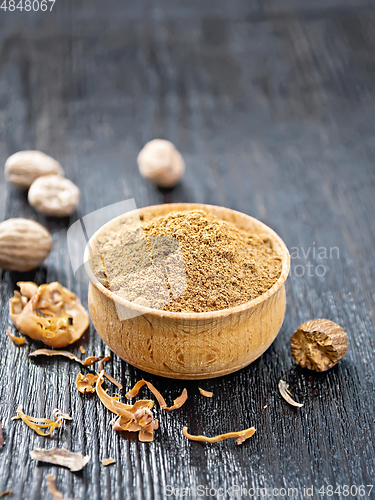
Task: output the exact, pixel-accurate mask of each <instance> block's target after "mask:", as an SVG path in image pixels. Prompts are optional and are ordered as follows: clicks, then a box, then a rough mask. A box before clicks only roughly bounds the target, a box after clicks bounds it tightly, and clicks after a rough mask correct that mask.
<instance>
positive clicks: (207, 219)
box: [92, 210, 282, 312]
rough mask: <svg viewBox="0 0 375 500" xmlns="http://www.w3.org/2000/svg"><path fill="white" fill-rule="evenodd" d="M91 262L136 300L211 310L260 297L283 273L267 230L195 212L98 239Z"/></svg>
mask: <svg viewBox="0 0 375 500" xmlns="http://www.w3.org/2000/svg"><path fill="white" fill-rule="evenodd" d="M171 255H173V258H172V259H171V258H170V257H171ZM92 267H93V269H94V273H95V274H96V275H97V277H98V279H99V280H100V281H101V282H102V283H103V284H104V285H105V286H106V287H107V288H110V289H111V291H112V292H114V293H118V294H119V295H120V296H123V297H125V298H127V299H128V300H130V301H132V302H136V303H138V304H142V305H146V306H150V307H154V308H157V309H162V310H165V311H174V312H207V311H218V310H221V309H227V308H229V307H234V306H237V305H240V304H243V303H245V302H247V301H249V300H251V299H255V298H256V297H259V296H260V295H262V294H263V293H265V292H266V291H267V290H269V289H270V288H271V287H272V285H274V284H275V282H276V281H277V279H278V278H279V276H280V274H281V268H282V262H281V258H280V257H279V256H278V255H277V254H276V253H275V252H274V250H273V248H272V244H271V242H270V241H269V239H268V237H267V235H264V237H263V236H262V235H253V234H249V233H248V232H247V231H244V230H242V229H238V228H237V227H236V226H235V225H234V224H232V223H231V222H227V221H224V220H222V219H220V218H218V217H216V216H214V215H211V214H208V213H206V212H204V211H202V210H192V211H181V212H171V213H169V214H167V215H163V216H157V217H152V218H145V217H142V216H141V225H139V224H138V225H137V224H135V225H134V224H133V225H132V224H124V225H123V226H121V227H119V228H118V229H117V230H116V231H115V232H112V234H109V235H108V236H107V237H106V238H104V239H102V240H101V241H99V248H98V249H97V250H96V252H95V257H94V260H93V264H92ZM179 284H181V285H182V284H183V286H180V288H179ZM166 285H167V286H166ZM175 290H180V292H182V293H178V294H176V293H172V292H173V291H175Z"/></svg>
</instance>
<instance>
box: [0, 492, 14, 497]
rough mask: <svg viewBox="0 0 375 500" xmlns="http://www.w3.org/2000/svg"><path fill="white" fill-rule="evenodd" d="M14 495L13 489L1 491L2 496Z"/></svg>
mask: <svg viewBox="0 0 375 500" xmlns="http://www.w3.org/2000/svg"><path fill="white" fill-rule="evenodd" d="M12 495H13V490H6V491H3V492H2V493H0V498H3V497H6V496H8V497H11V496H12Z"/></svg>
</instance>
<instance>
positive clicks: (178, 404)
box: [125, 380, 188, 411]
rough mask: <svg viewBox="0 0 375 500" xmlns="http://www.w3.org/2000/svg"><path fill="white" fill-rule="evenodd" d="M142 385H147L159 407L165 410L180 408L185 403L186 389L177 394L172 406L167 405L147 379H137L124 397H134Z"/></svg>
mask: <svg viewBox="0 0 375 500" xmlns="http://www.w3.org/2000/svg"><path fill="white" fill-rule="evenodd" d="M144 385H147V387H148V389H149V390H150V391H151V392H152V394H153V395H154V396H155V397H156V399H157V400H158V403H159V404H160V406H161V408H162V409H163V410H165V411H171V410H177V408H181V406H182V405H183V404H184V403H185V401H186V400H187V397H188V394H187V390H186V389H184V390H183V391H182V393H181V395H180V396H178V398H176V399H175V400H174V401H173V405H172V406H169V407H168V406H167V403H166V402H165V399H164V398H163V396H162V395H161V394H160V392H159V391H158V390H157V389H156V387H155V386H153V385H152V384H151V382H147V380H139V381H138V382H137V383H136V384H135V386H134V387H133V389H131V390H130V391H129V392H127V393H126V394H125V397H127V398H128V399H131V398H134V396H136V395H137V394H138V392H139V390H140V389H141V388H142V387H143V386H144Z"/></svg>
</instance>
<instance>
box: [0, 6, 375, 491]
mask: <svg viewBox="0 0 375 500" xmlns="http://www.w3.org/2000/svg"><path fill="white" fill-rule="evenodd" d="M374 25H375V6H372V5H371V4H370V3H369V2H365V1H361V0H358V1H356V0H332V1H327V0H324V1H323V0H317V1H314V2H309V1H307V0H289V1H288V2H287V1H276V0H274V1H269V0H259V1H258V2H247V1H245V0H230V1H223V0H215V1H213V0H212V1H211V0H209V1H205V2H201V1H199V0H190V1H189V2H183V1H182V0H181V1H178V2H173V1H171V0H159V1H158V2H157V1H152V0H137V1H136V2H133V1H130V0H122V1H121V2H120V1H114V0H106V1H97V0H57V1H56V3H55V5H54V8H53V11H52V12H20V11H17V12H9V11H6V12H4V10H0V33H1V39H0V162H1V163H2V164H3V163H4V162H5V160H6V158H7V157H8V156H9V155H10V154H12V153H14V152H16V151H18V150H22V149H40V150H42V151H45V152H46V153H48V154H51V155H52V156H54V157H55V158H57V159H58V160H59V161H60V162H61V163H62V165H63V167H64V169H65V171H66V175H67V177H68V178H70V179H71V180H73V181H74V182H75V183H76V184H77V185H78V186H79V187H80V189H81V190H82V200H81V203H80V205H79V211H78V213H77V214H75V216H74V217H72V218H71V219H70V220H67V219H66V220H53V219H48V218H45V217H43V216H42V215H40V214H37V213H36V212H35V211H34V210H33V209H32V208H31V207H30V206H29V205H28V203H27V198H26V195H25V194H24V193H23V192H21V191H19V190H18V189H16V188H14V187H12V186H10V185H7V184H6V182H5V180H4V178H3V176H2V175H1V176H0V218H1V219H2V220H3V219H7V218H9V217H18V216H21V217H27V218H31V219H35V220H38V221H39V222H41V223H42V224H44V225H45V226H46V227H47V228H48V229H49V230H50V231H51V232H52V234H53V240H54V246H53V250H52V252H51V254H50V256H49V258H48V259H47V260H46V261H45V265H43V266H42V267H41V268H39V269H38V270H36V271H35V272H32V273H28V274H27V275H23V276H17V275H16V274H15V273H12V274H11V273H9V272H2V274H1V288H0V293H1V316H0V333H1V337H0V349H1V351H0V352H1V354H0V356H1V357H0V420H1V423H2V426H3V428H4V439H5V445H4V446H3V447H2V448H1V449H0V492H1V491H3V490H6V489H9V488H10V489H12V490H13V498H15V499H30V500H31V499H32V500H38V499H48V498H50V497H49V495H48V493H47V488H46V482H45V478H46V475H47V474H48V473H51V472H52V473H53V474H55V476H56V478H57V485H58V488H59V489H60V490H61V491H62V492H63V494H64V496H65V498H68V497H69V498H70V497H74V498H76V499H77V500H81V499H90V500H99V499H116V500H120V499H127V500H128V499H130V500H131V499H139V500H153V499H159V498H167V495H168V493H169V492H170V491H171V489H170V488H169V489H168V488H167V486H168V485H169V486H170V487H173V488H186V487H194V486H195V487H197V486H199V485H201V486H202V487H209V488H212V489H211V490H205V491H204V492H203V494H200V495H199V494H194V492H193V491H192V492H191V495H190V496H188V498H198V497H199V498H230V496H229V494H230V493H233V496H234V497H235V498H241V492H233V490H232V491H231V490H229V491H228V492H227V494H226V496H220V493H222V491H219V490H218V488H219V487H223V488H227V489H229V488H230V487H232V488H233V487H234V490H236V489H237V487H239V488H241V487H242V488H246V489H249V488H257V487H258V488H268V492H267V494H268V498H282V497H283V495H284V490H281V494H280V493H278V492H277V491H275V492H273V493H272V488H278V489H280V488H286V490H288V488H297V490H298V493H295V494H294V496H293V494H292V492H289V495H288V491H286V495H284V497H287V498H298V499H303V498H311V497H308V495H307V493H311V490H309V491H308V492H306V494H305V493H304V489H303V488H304V487H306V488H311V487H313V488H314V494H313V498H316V499H318V498H328V496H327V495H320V494H319V493H318V489H319V488H321V487H322V486H324V487H325V488H327V486H328V485H332V486H333V489H334V490H335V489H336V487H337V486H338V485H341V489H342V487H343V485H348V486H349V487H350V486H352V485H355V486H357V487H359V486H360V485H371V484H374V482H375V470H374V466H375V464H374V456H375V450H374V441H373V434H374V365H375V359H374V320H375V316H374V296H375V287H374V282H375V267H374V249H375V222H374V208H375V196H374V187H375V176H374V173H375V168H374V158H375V129H374V127H375V125H374V122H375V118H374V116H375V100H374V95H375V29H374ZM155 137H161V138H167V139H169V140H171V141H172V142H174V143H175V144H176V145H177V147H178V148H179V149H180V151H181V152H182V154H183V156H184V158H185V161H186V165H187V169H186V174H185V176H184V178H183V180H182V182H181V183H180V184H179V185H178V186H177V187H176V188H175V189H173V190H170V191H166V192H161V191H159V190H157V189H156V188H155V187H154V186H153V185H151V184H150V183H148V182H146V181H145V180H144V179H142V178H141V176H140V175H139V173H138V170H137V165H136V156H137V154H138V152H139V150H140V148H141V147H142V146H143V144H144V143H145V142H146V141H148V140H150V139H152V138H155ZM129 198H134V199H135V201H136V204H137V206H139V207H141V206H147V205H153V204H158V203H164V202H203V203H211V204H216V205H223V206H226V207H230V208H233V209H236V210H239V211H242V212H245V213H247V214H250V215H252V216H255V217H257V218H259V219H260V220H262V221H263V222H265V223H266V224H268V225H269V226H271V227H272V228H273V229H275V230H276V231H277V232H278V233H279V234H280V235H281V237H282V238H283V239H284V240H285V242H286V244H287V245H288V247H289V249H290V250H291V252H292V256H293V259H292V268H291V274H290V277H289V278H288V281H287V301H288V303H287V312H286V317H285V322H284V325H283V327H282V329H281V331H280V334H279V336H278V337H277V339H276V341H275V342H274V344H273V345H272V346H271V347H270V348H269V350H268V351H267V352H266V353H265V354H264V355H263V356H261V358H260V359H258V360H257V361H256V362H254V363H253V364H252V365H250V366H249V367H247V368H245V369H243V370H241V371H240V372H238V373H235V374H233V375H231V376H227V377H223V378H220V379H216V380H210V381H205V382H179V381H172V380H168V379H162V378H158V377H155V376H151V375H147V374H144V373H142V372H139V371H138V370H136V369H134V368H133V367H131V366H129V365H127V364H126V363H122V362H121V361H120V360H119V359H118V358H117V357H116V356H114V358H113V361H112V362H110V363H109V364H108V365H107V366H108V370H109V371H110V373H112V374H113V375H114V376H115V377H117V378H118V379H119V380H121V381H122V383H123V384H124V391H123V393H125V392H126V390H128V389H129V388H130V387H131V386H132V385H133V383H134V382H135V381H136V380H138V379H140V378H142V377H145V378H146V379H147V380H150V381H152V382H153V383H154V384H155V385H156V386H157V387H158V388H159V389H160V390H161V391H162V393H163V394H164V395H165V397H166V399H167V401H168V403H169V404H170V403H171V402H172V400H173V399H174V398H175V397H176V396H177V395H179V393H180V391H181V389H182V388H183V387H185V386H186V387H187V389H188V393H189V399H188V401H187V403H186V404H185V405H184V406H183V407H182V408H181V409H180V410H177V411H175V412H171V413H166V412H162V411H160V410H159V408H158V407H157V406H156V414H157V417H158V418H159V420H160V429H159V430H158V431H157V432H156V435H155V441H154V442H153V443H151V444H143V443H139V442H138V441H137V439H136V438H135V436H133V435H130V436H125V435H120V434H118V433H114V432H113V431H112V428H111V427H110V424H109V422H110V420H111V418H112V415H111V414H110V413H109V412H108V411H106V410H105V409H104V408H103V406H102V405H101V404H100V403H99V402H98V400H97V398H96V397H95V395H93V396H89V395H87V396H83V395H79V394H78V393H77V392H76V389H75V378H76V374H77V372H78V370H79V366H78V365H76V364H74V363H73V362H68V361H66V360H63V359H58V360H57V359H48V360H46V359H44V360H39V361H31V360H30V359H29V358H27V353H28V352H29V351H30V350H32V349H34V348H35V347H37V345H36V344H35V343H34V344H33V343H31V342H30V343H27V345H26V346H24V347H21V348H18V347H16V346H14V345H13V344H12V342H11V341H10V340H9V339H8V337H7V335H6V333H5V332H6V329H7V327H8V326H9V325H10V324H11V322H10V319H9V317H8V299H9V297H10V296H11V295H12V292H13V290H14V288H15V283H16V281H18V280H19V279H32V280H36V281H37V282H38V283H43V282H50V281H53V280H58V281H60V282H61V283H62V284H63V285H65V286H67V287H68V288H71V289H72V290H73V291H74V292H75V293H77V294H78V295H79V297H80V298H81V299H82V301H83V303H84V304H85V305H86V306H87V284H85V283H80V282H78V281H77V280H76V279H75V278H74V276H73V273H72V270H71V267H70V261H69V255H68V248H67V238H66V231H67V228H68V227H69V225H70V224H71V223H72V222H73V221H74V220H76V219H77V218H78V217H80V216H82V215H85V214H87V213H90V212H92V211H93V210H96V209H98V208H101V207H104V206H106V205H109V204H111V203H114V202H116V201H121V200H124V199H129ZM319 247H324V248H326V249H327V254H328V255H327V257H325V256H324V255H323V254H322V252H323V251H322V250H321V249H320V253H319V256H318V248H319ZM334 247H335V248H336V250H333V251H332V252H331V253H332V255H331V256H330V255H329V252H330V249H331V248H334ZM309 249H310V250H309ZM323 274H324V276H323ZM317 317H327V318H330V319H332V320H334V321H337V322H338V323H340V324H341V325H342V326H343V327H344V328H345V329H346V331H347V333H348V336H349V349H348V352H347V355H346V358H345V359H344V360H343V361H342V362H340V363H339V365H338V366H336V367H335V368H333V369H332V370H330V371H329V372H328V373H324V374H316V373H312V372H309V371H306V370H303V369H301V368H299V367H297V366H296V365H295V363H294V362H293V360H292V358H291V355H290V349H289V338H290V337H291V335H292V334H293V332H294V331H295V329H296V328H297V326H298V325H299V324H300V323H302V322H304V321H306V320H308V319H312V318H317ZM81 343H82V345H84V346H85V348H86V351H87V353H88V355H91V354H96V355H98V354H108V353H109V350H108V348H106V346H105V345H104V344H103V343H102V342H101V340H100V339H99V337H98V335H97V334H96V332H95V331H94V329H93V328H91V329H90V332H88V333H87V334H86V335H85V337H84V338H83V340H82V342H81ZM72 351H73V352H75V353H76V354H77V355H80V351H79V349H78V346H77V345H76V346H74V347H72ZM280 378H283V379H284V380H286V381H287V382H289V384H290V388H291V390H292V392H293V394H294V396H295V398H296V399H297V400H298V401H302V402H303V403H304V406H303V407H302V408H300V409H295V408H292V407H291V406H289V405H288V404H287V403H286V402H285V401H284V400H283V399H282V398H281V397H280V395H279V393H278V390H277V384H278V381H279V379H280ZM199 386H201V387H203V388H205V389H207V390H212V391H213V392H214V397H213V398H212V399H206V398H204V397H202V396H201V395H200V394H199V392H198V387H199ZM107 387H110V386H109V384H108V385H107ZM110 390H112V388H111V387H110ZM145 393H146V392H145ZM19 404H21V405H22V407H23V409H24V411H25V412H26V413H28V414H29V415H34V416H50V415H51V412H52V409H53V408H55V407H59V408H60V409H62V410H63V411H67V412H70V413H71V415H72V416H73V422H72V423H70V424H67V425H66V426H65V427H64V428H63V429H60V430H58V431H57V432H55V433H54V434H53V435H52V436H51V437H50V438H43V437H39V436H37V435H36V434H35V433H34V432H33V431H32V430H31V429H29V428H27V427H26V426H25V425H24V424H23V423H22V422H20V421H11V417H12V416H14V415H15V412H16V408H17V406H18V405H19ZM265 405H267V407H266V408H264V406H265ZM183 425H187V426H188V428H189V431H190V432H192V433H204V434H206V435H215V434H217V433H221V432H226V431H231V430H238V429H242V428H246V427H249V426H251V425H254V426H255V427H256V429H257V432H256V434H255V435H254V436H253V437H252V438H251V439H250V440H248V441H247V442H245V443H244V444H243V445H241V446H237V445H236V442H235V441H234V440H231V441H224V442H221V443H218V444H214V445H210V444H202V443H193V442H188V441H186V439H185V438H184V437H183V436H182V427H183ZM55 445H56V446H64V447H67V448H69V449H71V450H73V451H81V452H82V453H84V454H86V453H87V454H89V455H90V462H89V464H88V465H87V466H86V468H85V469H84V471H83V472H81V473H71V472H69V471H68V470H66V469H63V468H57V467H52V466H49V465H45V464H44V465H41V464H39V465H38V464H37V463H36V462H33V461H31V460H30V457H29V452H30V450H32V449H33V448H35V447H44V446H47V447H51V446H55ZM108 456H112V457H114V458H115V459H116V463H115V464H114V465H111V466H109V467H104V466H103V465H102V464H101V462H100V460H101V459H103V458H107V457H108ZM337 491H338V490H337ZM355 491H356V490H355V489H352V493H354V495H353V496H354V497H355V498H365V497H363V496H360V494H359V493H358V494H355ZM368 491H369V488H368V487H366V497H367V498H368V496H367V495H368ZM177 493H178V492H174V493H173V495H172V496H171V498H177ZM245 493H246V492H245V490H242V498H249V497H250V495H252V494H254V491H250V493H249V492H247V496H246V494H245ZM261 493H264V491H262V492H260V491H258V495H255V497H256V498H259V497H261ZM272 495H273V496H272ZM253 496H254V495H253ZM370 497H372V498H375V495H374V493H371V494H370ZM263 498H265V497H264V496H263ZM332 498H344V495H343V494H341V495H339V494H338V493H336V494H333V497H332ZM349 498H352V497H351V496H350V495H349Z"/></svg>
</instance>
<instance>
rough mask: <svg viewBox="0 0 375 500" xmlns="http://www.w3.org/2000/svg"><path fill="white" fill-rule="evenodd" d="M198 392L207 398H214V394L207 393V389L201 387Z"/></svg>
mask: <svg viewBox="0 0 375 500" xmlns="http://www.w3.org/2000/svg"><path fill="white" fill-rule="evenodd" d="M198 390H199V392H200V393H201V394H202V396H205V397H206V398H212V396H213V395H214V394H213V392H211V391H206V390H205V389H202V388H201V387H198Z"/></svg>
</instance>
